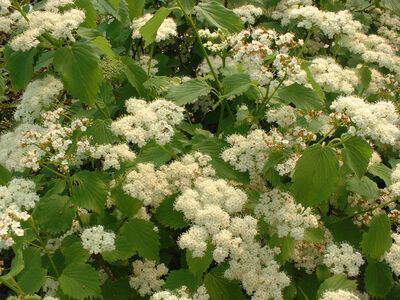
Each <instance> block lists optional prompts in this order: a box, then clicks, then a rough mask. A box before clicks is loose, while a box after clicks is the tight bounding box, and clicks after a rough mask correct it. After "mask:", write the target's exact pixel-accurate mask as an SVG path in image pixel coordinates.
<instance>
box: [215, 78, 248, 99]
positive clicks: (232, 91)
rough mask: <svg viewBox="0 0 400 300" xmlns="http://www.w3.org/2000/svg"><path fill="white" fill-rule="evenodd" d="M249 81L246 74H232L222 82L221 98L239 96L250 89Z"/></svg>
mask: <svg viewBox="0 0 400 300" xmlns="http://www.w3.org/2000/svg"><path fill="white" fill-rule="evenodd" d="M250 85H251V80H250V76H249V75H248V74H233V75H230V76H227V77H225V78H224V79H223V80H222V89H223V91H224V95H223V97H225V98H231V97H234V96H240V95H242V94H244V93H245V92H247V90H248V89H249V88H250Z"/></svg>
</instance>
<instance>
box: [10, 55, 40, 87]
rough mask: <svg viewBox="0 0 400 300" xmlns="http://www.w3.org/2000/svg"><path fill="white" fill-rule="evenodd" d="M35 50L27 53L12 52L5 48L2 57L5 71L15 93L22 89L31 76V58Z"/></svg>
mask: <svg viewBox="0 0 400 300" xmlns="http://www.w3.org/2000/svg"><path fill="white" fill-rule="evenodd" d="M35 54H36V49H35V48H34V49H31V50H29V51H24V52H23V51H13V50H12V49H11V48H10V47H5V49H4V56H5V61H6V68H7V71H8V72H9V73H10V79H11V84H12V86H13V88H14V89H15V90H17V91H19V90H22V89H24V88H25V87H26V86H27V85H28V83H29V81H30V80H31V78H32V75H33V58H34V56H35Z"/></svg>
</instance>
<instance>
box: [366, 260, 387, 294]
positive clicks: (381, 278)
mask: <svg viewBox="0 0 400 300" xmlns="http://www.w3.org/2000/svg"><path fill="white" fill-rule="evenodd" d="M364 282H365V289H366V290H367V292H368V294H370V295H371V296H374V297H379V298H381V297H385V296H386V295H387V294H388V293H389V292H390V290H391V288H392V286H393V283H394V282H393V275H392V270H391V269H390V267H389V266H388V265H387V264H386V263H383V262H369V263H368V266H367V268H366V270H365V278H364Z"/></svg>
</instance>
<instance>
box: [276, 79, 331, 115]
mask: <svg viewBox="0 0 400 300" xmlns="http://www.w3.org/2000/svg"><path fill="white" fill-rule="evenodd" d="M277 95H278V97H279V99H281V100H282V101H283V102H285V103H293V104H294V105H296V107H297V108H300V109H304V110H313V109H319V110H320V109H323V108H324V105H325V103H324V101H323V100H322V99H321V98H320V97H319V96H318V94H317V93H316V92H314V91H313V90H312V89H309V88H307V87H305V86H303V85H300V84H298V83H293V84H291V85H289V86H286V87H283V88H281V89H279V90H278V92H277Z"/></svg>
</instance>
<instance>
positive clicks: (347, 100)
mask: <svg viewBox="0 0 400 300" xmlns="http://www.w3.org/2000/svg"><path fill="white" fill-rule="evenodd" d="M331 109H333V110H335V111H336V112H339V113H343V114H345V115H347V116H348V117H349V118H350V120H351V121H352V122H353V123H354V125H355V128H354V127H352V128H350V130H349V132H350V133H353V134H356V135H360V136H366V137H370V138H372V139H373V140H375V141H379V142H381V143H383V144H390V145H394V144H395V143H396V141H398V139H399V138H400V130H399V128H398V123H399V115H398V113H397V111H396V107H395V106H394V104H393V103H392V102H388V101H379V102H376V103H368V102H366V101H365V100H364V99H362V98H359V97H355V96H345V97H339V98H337V99H336V100H335V101H333V103H332V104H331Z"/></svg>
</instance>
